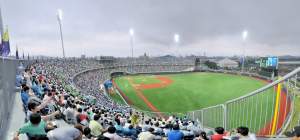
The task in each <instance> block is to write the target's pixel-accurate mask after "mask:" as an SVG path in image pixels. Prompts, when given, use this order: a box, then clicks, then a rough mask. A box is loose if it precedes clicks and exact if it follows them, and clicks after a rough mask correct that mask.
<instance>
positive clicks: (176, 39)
mask: <svg viewBox="0 0 300 140" xmlns="http://www.w3.org/2000/svg"><path fill="white" fill-rule="evenodd" d="M178 38H179V35H175V41H176V43H177V57H179V56H178Z"/></svg>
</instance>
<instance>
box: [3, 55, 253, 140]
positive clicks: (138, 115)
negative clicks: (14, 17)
mask: <svg viewBox="0 0 300 140" xmlns="http://www.w3.org/2000/svg"><path fill="white" fill-rule="evenodd" d="M16 62H18V61H15V63H16ZM22 63H23V62H21V65H24V64H22ZM24 63H25V65H24V66H25V67H26V70H25V71H22V73H21V75H22V80H21V81H20V83H22V89H21V88H19V89H16V91H17V92H16V94H15V96H16V97H15V98H14V97H11V99H14V101H13V103H14V106H13V111H12V112H10V114H12V118H11V119H13V120H24V119H25V124H24V125H21V126H20V124H22V123H20V122H18V123H19V124H16V125H15V126H14V127H13V129H14V130H13V131H15V133H14V134H13V137H12V135H11V134H8V133H11V132H9V131H11V129H8V130H7V131H8V132H7V133H6V136H4V139H14V140H17V139H24V135H20V134H26V135H27V136H26V137H28V138H29V137H34V138H36V137H47V138H48V139H56V140H62V139H97V138H100V137H108V138H116V139H118V138H125V139H140V140H143V139H150V138H155V139H165V138H169V139H181V138H185V139H186V140H188V139H212V140H215V139H219V138H227V139H234V138H237V139H251V140H254V139H256V137H255V134H252V133H248V132H249V129H248V128H247V127H238V128H237V129H236V130H235V129H234V130H232V131H229V132H228V133H227V132H226V133H225V132H224V128H222V127H217V128H215V131H214V132H213V131H211V130H209V129H207V128H204V127H203V126H202V125H201V122H199V121H197V122H196V123H194V121H192V120H191V119H187V118H183V117H182V118H175V116H166V117H165V118H164V117H152V116H147V114H142V112H141V111H139V110H135V109H134V108H130V106H125V105H122V104H120V103H118V102H115V101H113V100H112V99H110V98H109V97H107V95H106V94H105V93H104V92H105V91H103V90H100V89H101V86H100V85H99V83H103V82H104V81H105V80H106V79H109V78H110V70H108V69H105V68H103V67H101V65H100V64H99V63H98V62H97V61H95V60H92V59H71V60H47V61H46V60H45V61H39V62H38V61H30V62H25V61H24ZM145 63H147V64H149V65H150V66H139V65H138V64H145ZM192 63H194V60H193V59H183V58H180V59H168V58H161V59H159V58H153V59H144V58H143V59H141V58H137V59H132V58H117V59H114V61H113V62H112V63H104V64H103V65H104V66H119V67H116V68H115V70H120V69H121V70H125V71H130V72H137V71H165V70H174V71H180V70H182V69H185V68H188V67H190V66H182V65H180V64H188V65H190V64H192ZM132 64H135V65H136V66H130V65H132ZM156 64H168V65H167V66H155V65H156ZM0 65H1V64H0ZM3 65H4V64H3ZM3 65H1V66H3ZM16 67H18V65H15V66H14V68H13V69H15V68H16ZM95 68H98V69H95ZM1 73H2V74H3V75H5V74H6V72H5V71H4V72H3V71H1ZM78 73H80V74H78ZM75 75H76V77H75ZM12 77H13V76H12ZM12 77H11V78H12ZM2 80H3V79H1V82H3V81H2ZM73 80H74V81H73ZM11 81H12V80H11ZM2 87H3V86H1V88H2ZM95 100H96V102H95ZM11 103H12V102H11ZM22 103H23V105H22V106H23V107H21V105H20V104H22ZM7 104H8V103H7ZM21 112H24V113H21ZM19 114H22V115H19ZM16 115H18V116H16ZM47 116H48V117H47ZM3 121H5V120H3V117H1V123H3ZM9 123H10V125H12V124H13V122H9ZM17 127H19V128H20V129H19V128H17ZM180 129H181V130H180ZM232 132H235V133H236V134H238V135H232ZM214 134H215V135H214ZM223 136H224V137H223Z"/></svg>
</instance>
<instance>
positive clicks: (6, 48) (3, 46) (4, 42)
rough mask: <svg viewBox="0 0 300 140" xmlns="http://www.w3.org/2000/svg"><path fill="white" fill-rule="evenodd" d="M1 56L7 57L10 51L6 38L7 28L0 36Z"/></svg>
mask: <svg viewBox="0 0 300 140" xmlns="http://www.w3.org/2000/svg"><path fill="white" fill-rule="evenodd" d="M0 51H1V56H2V57H7V55H8V54H9V53H10V46H9V39H8V29H7V28H6V31H5V33H4V35H3V38H2V43H1V50H0Z"/></svg>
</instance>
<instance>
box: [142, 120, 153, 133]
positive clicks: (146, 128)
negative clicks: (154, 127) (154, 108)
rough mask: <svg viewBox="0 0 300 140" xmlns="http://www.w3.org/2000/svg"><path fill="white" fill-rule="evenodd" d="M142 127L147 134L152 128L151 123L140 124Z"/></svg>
mask: <svg viewBox="0 0 300 140" xmlns="http://www.w3.org/2000/svg"><path fill="white" fill-rule="evenodd" d="M140 127H142V131H143V132H146V131H148V129H149V128H150V127H151V125H149V121H145V123H143V122H142V123H141V124H140Z"/></svg>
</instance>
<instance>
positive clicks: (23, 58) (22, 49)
mask: <svg viewBox="0 0 300 140" xmlns="http://www.w3.org/2000/svg"><path fill="white" fill-rule="evenodd" d="M22 50H23V49H22ZM23 59H24V50H23Z"/></svg>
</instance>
